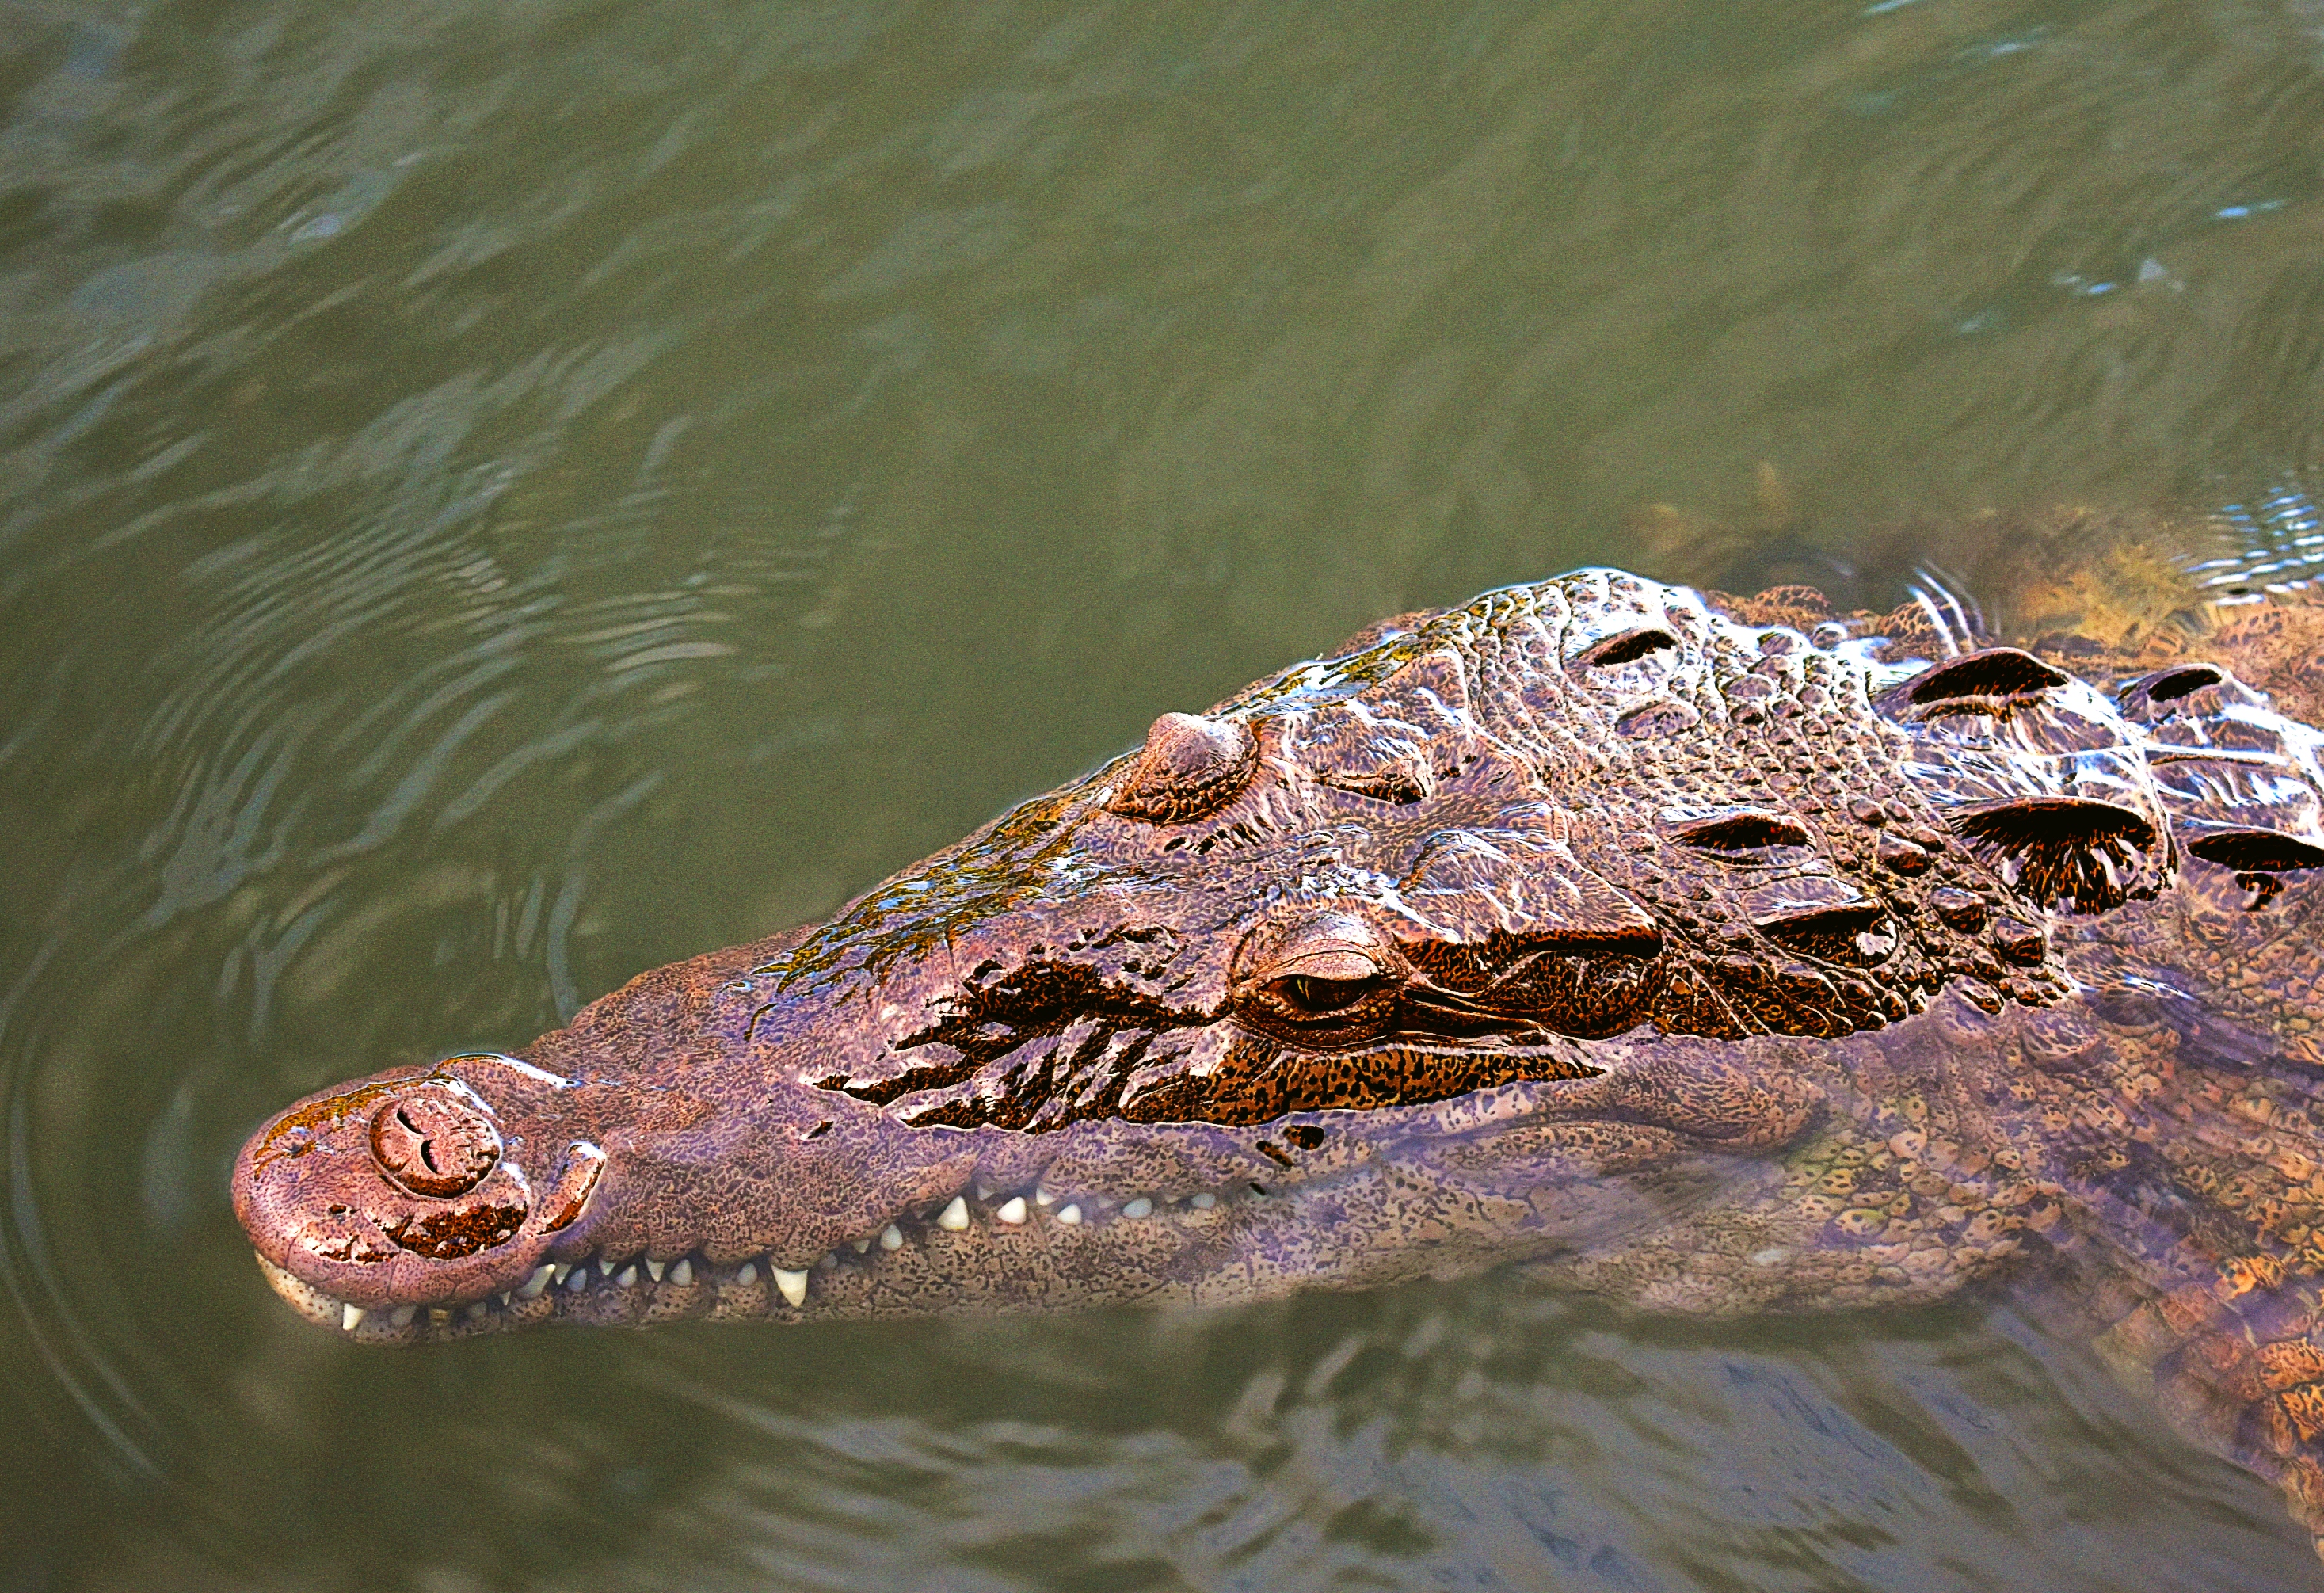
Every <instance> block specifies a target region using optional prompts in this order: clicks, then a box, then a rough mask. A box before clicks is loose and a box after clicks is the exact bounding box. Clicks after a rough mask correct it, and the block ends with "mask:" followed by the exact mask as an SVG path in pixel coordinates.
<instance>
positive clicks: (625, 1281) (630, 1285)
mask: <svg viewBox="0 0 2324 1593" xmlns="http://www.w3.org/2000/svg"><path fill="white" fill-rule="evenodd" d="M613 1281H614V1282H615V1283H617V1284H619V1285H622V1287H623V1288H625V1289H634V1288H636V1287H637V1285H638V1269H637V1267H636V1266H624V1267H623V1268H622V1275H621V1276H619V1277H617V1278H615V1279H614V1280H613Z"/></svg>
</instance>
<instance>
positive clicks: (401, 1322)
mask: <svg viewBox="0 0 2324 1593" xmlns="http://www.w3.org/2000/svg"><path fill="white" fill-rule="evenodd" d="M419 1314H420V1307H418V1306H417V1305H399V1306H397V1307H396V1308H395V1309H394V1310H393V1311H391V1312H388V1313H387V1325H388V1326H389V1327H391V1328H408V1327H410V1325H411V1319H412V1318H413V1317H415V1316H418V1315H419Z"/></svg>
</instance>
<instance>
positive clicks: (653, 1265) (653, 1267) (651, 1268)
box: [646, 1257, 661, 1283]
mask: <svg viewBox="0 0 2324 1593" xmlns="http://www.w3.org/2000/svg"><path fill="white" fill-rule="evenodd" d="M646 1275H647V1276H648V1277H650V1278H651V1279H653V1281H654V1282H656V1283H659V1282H661V1263H660V1262H659V1261H656V1260H655V1259H653V1257H647V1258H646Z"/></svg>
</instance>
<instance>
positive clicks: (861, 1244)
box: [847, 1239, 871, 1256]
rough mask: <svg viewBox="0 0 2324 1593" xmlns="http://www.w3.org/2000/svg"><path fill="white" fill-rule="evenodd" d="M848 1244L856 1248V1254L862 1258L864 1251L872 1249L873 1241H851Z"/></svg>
mask: <svg viewBox="0 0 2324 1593" xmlns="http://www.w3.org/2000/svg"><path fill="white" fill-rule="evenodd" d="M847 1242H848V1243H849V1244H851V1245H853V1246H854V1247H855V1253H856V1254H857V1255H858V1256H861V1255H862V1254H863V1252H864V1251H866V1250H868V1249H870V1248H871V1240H870V1239H850V1240H848V1241H847Z"/></svg>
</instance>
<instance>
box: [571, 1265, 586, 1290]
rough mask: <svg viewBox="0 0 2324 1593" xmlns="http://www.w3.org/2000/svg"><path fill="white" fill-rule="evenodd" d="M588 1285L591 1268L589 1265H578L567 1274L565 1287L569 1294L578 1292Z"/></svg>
mask: <svg viewBox="0 0 2324 1593" xmlns="http://www.w3.org/2000/svg"><path fill="white" fill-rule="evenodd" d="M588 1286H589V1269H588V1268H587V1267H586V1266H576V1267H574V1268H573V1269H572V1270H571V1271H569V1272H567V1274H566V1275H565V1288H566V1292H567V1294H579V1293H581V1291H582V1290H584V1289H586V1288H587V1287H588Z"/></svg>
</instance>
